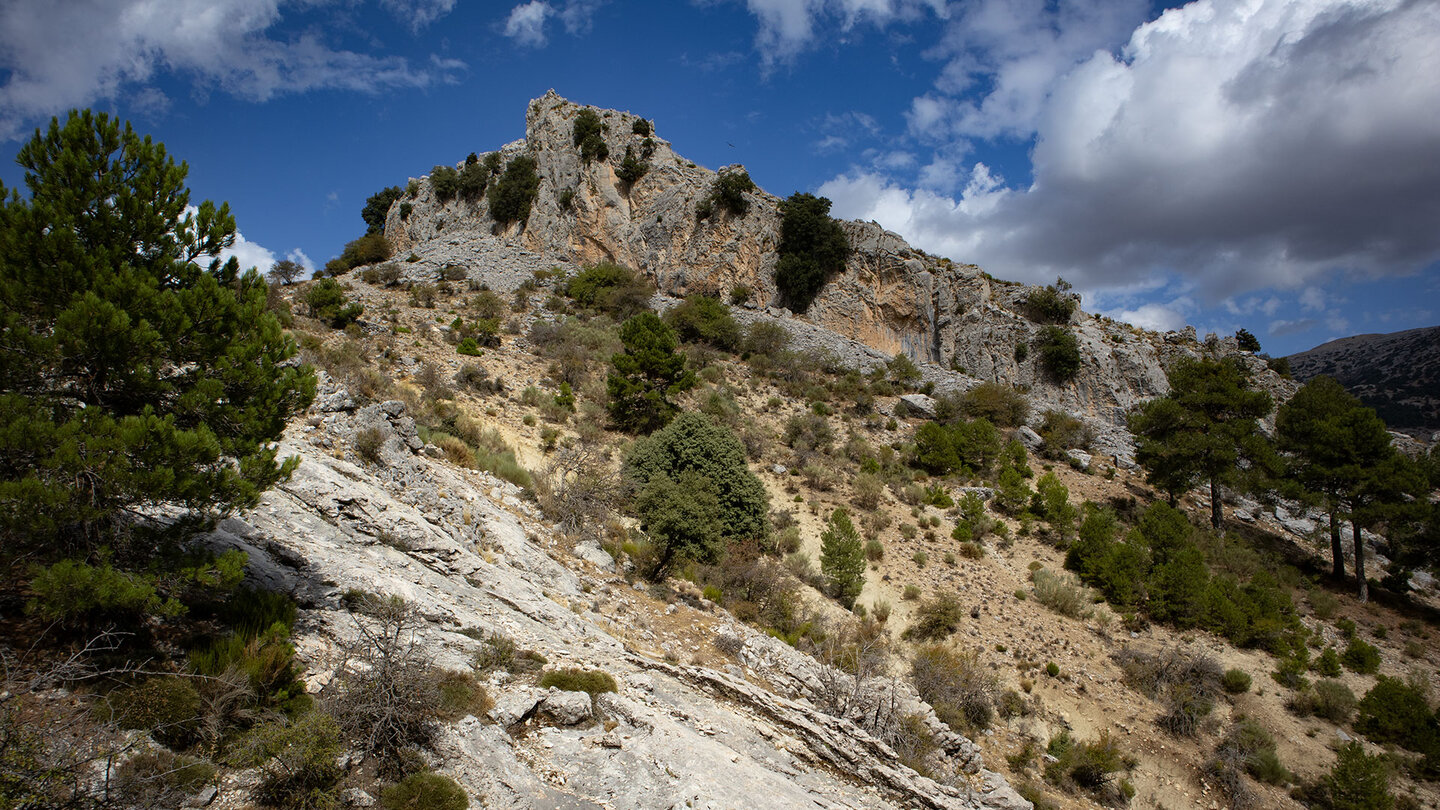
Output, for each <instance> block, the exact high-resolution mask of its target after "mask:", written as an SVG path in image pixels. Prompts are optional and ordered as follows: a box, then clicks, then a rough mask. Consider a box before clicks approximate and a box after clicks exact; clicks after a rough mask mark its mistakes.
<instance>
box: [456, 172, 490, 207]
mask: <svg viewBox="0 0 1440 810" xmlns="http://www.w3.org/2000/svg"><path fill="white" fill-rule="evenodd" d="M489 183H490V172H488V171H486V170H485V167H484V166H482V165H481V164H479V163H466V164H465V168H463V169H461V170H460V178H459V181H458V182H457V183H456V188H457V191H458V192H459V194H460V199H462V200H464V201H465V202H468V203H473V202H476V201H478V200H479V199H480V198H481V197H484V196H485V186H487V185H488V184H489Z"/></svg>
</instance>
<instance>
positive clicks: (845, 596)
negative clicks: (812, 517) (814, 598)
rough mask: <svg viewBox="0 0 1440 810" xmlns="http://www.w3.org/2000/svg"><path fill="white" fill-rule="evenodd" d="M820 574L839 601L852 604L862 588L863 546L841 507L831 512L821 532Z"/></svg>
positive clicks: (850, 605) (848, 604) (843, 603)
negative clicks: (823, 576) (828, 520)
mask: <svg viewBox="0 0 1440 810" xmlns="http://www.w3.org/2000/svg"><path fill="white" fill-rule="evenodd" d="M820 573H822V574H824V575H825V584H826V586H827V587H828V589H829V590H830V593H831V595H833V596H834V597H835V599H836V600H838V601H839V602H840V604H842V605H844V606H845V607H847V608H851V607H854V606H855V598H856V597H858V596H859V595H860V590H861V589H862V588H864V587H865V548H864V544H863V543H861V542H860V533H859V532H858V531H856V530H855V524H854V523H851V522H850V514H849V513H848V512H846V511H845V510H844V509H836V510H835V511H834V512H833V513H831V515H830V522H829V523H828V524H827V525H826V527H825V531H823V532H821V533H820Z"/></svg>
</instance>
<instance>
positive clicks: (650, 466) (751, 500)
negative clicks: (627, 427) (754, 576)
mask: <svg viewBox="0 0 1440 810" xmlns="http://www.w3.org/2000/svg"><path fill="white" fill-rule="evenodd" d="M686 473H694V474H695V475H698V476H699V477H700V478H702V479H704V480H705V482H706V486H707V488H708V489H709V490H710V491H711V492H712V493H713V494H714V497H715V499H716V501H717V502H718V505H719V507H720V512H719V515H718V518H717V519H718V521H719V527H718V528H719V536H720V538H721V539H722V541H723V542H724V543H726V544H729V543H733V542H741V541H745V540H763V539H765V537H766V536H767V535H768V533H769V520H768V517H769V514H770V497H769V495H768V494H767V493H766V491H765V487H764V485H763V484H761V483H760V479H758V478H756V477H755V474H754V473H752V472H750V469H749V467H747V466H746V463H745V448H744V446H743V445H742V444H741V443H740V440H739V439H738V438H737V437H736V436H735V434H734V433H733V432H732V431H731V430H730V429H729V428H727V427H725V426H724V425H721V424H718V423H716V422H715V421H713V420H712V419H710V418H709V417H708V416H705V415H704V414H698V413H686V414H682V415H681V416H680V417H678V418H677V419H675V421H673V422H671V423H670V424H669V425H668V426H667V427H665V428H663V429H661V430H659V431H656V432H655V433H654V434H652V435H651V436H649V437H648V438H645V439H641V440H639V441H637V442H636V443H635V445H634V447H633V449H632V450H631V452H630V454H629V455H628V456H627V457H626V459H625V462H624V464H623V465H622V468H621V475H622V477H623V478H624V480H625V481H626V483H627V485H628V486H630V487H632V488H634V489H635V490H643V489H644V488H645V487H646V485H648V484H649V483H650V482H651V481H652V480H654V479H656V478H659V477H661V476H665V477H668V478H670V479H675V480H678V479H680V478H682V477H683V476H684V475H685V474H686Z"/></svg>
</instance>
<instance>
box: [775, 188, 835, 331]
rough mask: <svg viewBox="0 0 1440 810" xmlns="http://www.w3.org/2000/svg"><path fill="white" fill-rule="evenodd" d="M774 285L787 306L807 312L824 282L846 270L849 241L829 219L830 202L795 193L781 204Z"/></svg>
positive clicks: (811, 195)
mask: <svg viewBox="0 0 1440 810" xmlns="http://www.w3.org/2000/svg"><path fill="white" fill-rule="evenodd" d="M780 215H781V220H780V245H779V247H778V252H779V259H778V260H777V261H776V263H775V286H776V288H777V289H778V290H779V291H780V295H781V297H782V299H783V300H784V301H785V305H786V306H787V307H789V308H791V309H792V310H794V311H796V312H804V311H805V310H807V309H809V308H810V303H811V302H812V301H814V300H815V296H817V295H819V293H820V290H821V288H823V287H824V286H825V283H826V282H827V281H829V280H830V278H831V277H832V276H834V275H836V274H837V273H840V272H843V271H844V269H845V260H846V259H847V258H848V257H849V255H850V240H849V238H848V237H847V236H846V235H845V231H844V229H842V228H841V227H840V223H838V222H836V221H835V220H833V219H831V218H830V200H829V199H827V198H825V197H816V196H815V195H813V194H803V193H801V192H798V191H797V192H796V193H794V194H792V195H790V197H789V198H788V199H786V200H785V201H784V202H782V203H781V204H780Z"/></svg>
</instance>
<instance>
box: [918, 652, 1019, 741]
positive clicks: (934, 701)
mask: <svg viewBox="0 0 1440 810" xmlns="http://www.w3.org/2000/svg"><path fill="white" fill-rule="evenodd" d="M910 679H911V681H912V682H913V683H914V684H915V691H916V692H918V693H919V694H920V697H921V699H922V700H924V701H925V702H926V703H929V704H930V705H931V706H932V707H934V709H935V715H936V716H937V717H939V718H940V720H941V721H942V722H943V723H945V724H946V725H948V726H950V727H951V728H954V729H957V730H960V731H967V730H968V731H976V730H984V729H986V728H989V727H990V722H991V720H992V719H993V717H994V714H995V700H996V695H997V694H999V691H1000V686H999V682H998V680H997V679H996V676H995V674H994V673H993V672H991V671H990V670H989V669H988V668H986V667H985V666H984V665H983V664H981V662H980V659H979V656H978V655H976V654H975V653H973V652H972V653H968V654H966V653H959V652H956V651H955V650H952V649H951V648H949V647H946V646H944V645H941V644H927V645H924V646H922V647H920V648H919V649H917V650H916V651H915V656H914V657H913V658H911V659H910Z"/></svg>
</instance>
